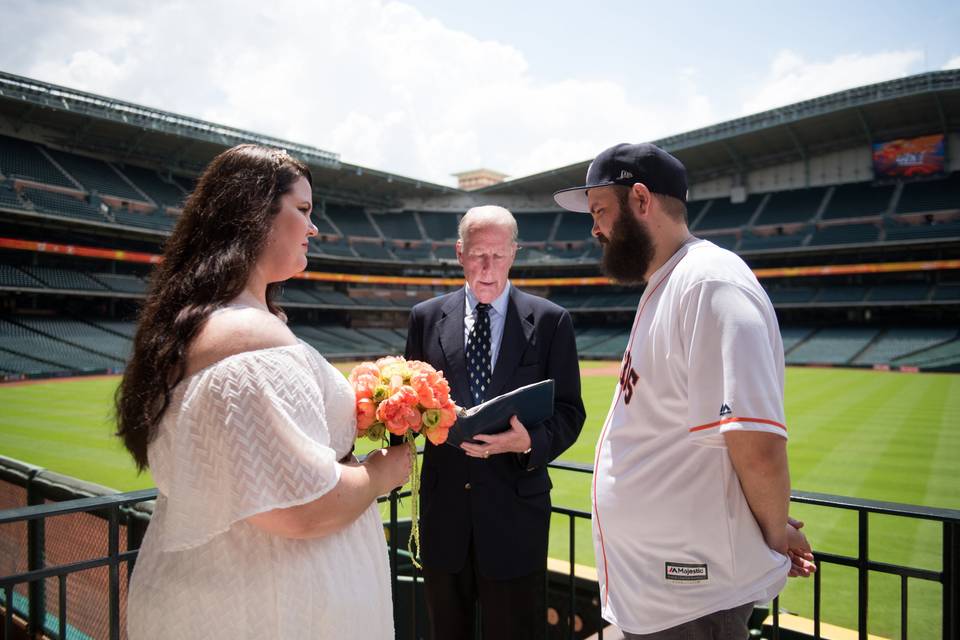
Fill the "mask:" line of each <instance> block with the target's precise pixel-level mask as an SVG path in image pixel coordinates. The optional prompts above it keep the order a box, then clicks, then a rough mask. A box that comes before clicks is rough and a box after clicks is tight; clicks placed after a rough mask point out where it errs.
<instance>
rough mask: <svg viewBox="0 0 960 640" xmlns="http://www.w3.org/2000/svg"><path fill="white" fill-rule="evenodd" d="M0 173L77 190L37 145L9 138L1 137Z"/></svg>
mask: <svg viewBox="0 0 960 640" xmlns="http://www.w3.org/2000/svg"><path fill="white" fill-rule="evenodd" d="M0 173H3V174H4V175H6V176H8V177H14V178H26V179H28V180H33V181H35V182H43V183H45V184H50V185H55V186H58V187H67V188H69V189H76V188H77V185H75V184H74V183H73V182H72V181H71V180H70V179H69V178H67V176H65V175H63V172H62V171H60V169H58V168H57V167H56V166H55V165H54V164H53V163H52V162H50V160H48V159H47V157H46V156H44V155H43V154H42V153H41V152H40V150H39V148H38V147H37V145H35V144H33V143H32V142H28V141H26V140H19V139H17V138H10V137H7V136H0Z"/></svg>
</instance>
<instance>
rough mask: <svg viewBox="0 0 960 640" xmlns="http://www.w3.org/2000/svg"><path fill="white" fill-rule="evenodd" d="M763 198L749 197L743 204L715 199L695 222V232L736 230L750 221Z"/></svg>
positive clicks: (758, 196) (753, 195)
mask: <svg viewBox="0 0 960 640" xmlns="http://www.w3.org/2000/svg"><path fill="white" fill-rule="evenodd" d="M762 199H763V196H762V195H760V194H756V193H755V194H752V195H750V196H749V197H748V198H747V199H746V200H745V201H744V202H732V201H731V200H730V199H729V198H717V199H715V200H714V201H713V204H712V205H711V206H710V208H709V209H708V210H707V212H706V214H705V215H704V216H702V217H701V218H700V220H696V218H692V219H691V220H696V222H695V224H696V227H695V229H696V231H706V230H713V229H737V228H740V227H742V226H744V225H745V224H747V223H748V222H749V221H750V218H751V217H753V214H754V213H755V212H756V210H757V207H758V206H760V201H761V200H762Z"/></svg>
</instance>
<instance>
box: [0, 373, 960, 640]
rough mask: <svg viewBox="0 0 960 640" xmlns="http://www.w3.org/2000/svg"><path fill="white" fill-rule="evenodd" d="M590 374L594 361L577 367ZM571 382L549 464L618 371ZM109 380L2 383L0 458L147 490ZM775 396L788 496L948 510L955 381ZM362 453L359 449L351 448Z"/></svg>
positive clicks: (898, 549)
mask: <svg viewBox="0 0 960 640" xmlns="http://www.w3.org/2000/svg"><path fill="white" fill-rule="evenodd" d="M604 364H607V363H604ZM588 366H595V365H592V364H590V365H585V367H584V368H587V367H588ZM582 380H583V395H584V404H585V406H586V409H587V422H586V425H585V426H584V430H583V434H582V435H581V437H580V439H579V440H578V441H577V443H575V444H574V445H573V447H571V448H570V450H568V451H567V452H566V453H565V454H564V455H563V456H562V458H561V459H562V460H569V461H575V462H581V463H587V464H591V463H592V462H593V453H594V447H595V444H596V439H597V437H598V435H599V433H600V430H601V428H602V425H603V420H604V418H605V417H606V412H607V410H608V408H609V406H610V401H611V397H612V394H613V389H614V385H615V384H616V377H615V376H586V377H584V378H583V379H582ZM116 383H117V380H116V379H106V380H104V379H96V380H94V379H87V380H84V379H81V380H73V381H54V382H50V383H44V384H37V385H26V386H0V405H2V406H3V407H4V411H3V413H2V415H0V453H3V454H4V455H9V456H12V457H15V458H19V459H21V460H25V461H28V462H32V463H33V464H37V465H39V466H44V467H47V468H49V469H52V470H55V471H58V472H61V473H66V474H67V475H74V476H77V477H81V478H84V479H87V480H90V481H93V482H98V483H100V484H104V485H107V486H112V487H116V488H118V489H122V490H131V489H135V488H143V487H148V486H151V485H152V482H151V481H150V476H149V474H144V475H142V476H139V477H138V476H137V475H136V473H135V469H134V466H133V463H132V461H131V460H130V457H129V455H128V454H127V453H126V452H125V451H124V450H123V449H122V446H121V445H120V443H119V441H118V440H117V439H116V438H114V437H113V435H112V433H113V431H114V427H113V425H112V424H111V422H110V411H111V402H112V394H113V391H114V389H115V388H116ZM786 401H787V406H786V414H787V423H788V428H789V429H790V444H789V451H790V458H791V471H792V475H793V486H794V487H796V488H797V489H801V490H807V491H820V492H824V493H833V494H837V495H849V496H856V497H862V498H868V499H875V500H889V501H899V502H907V503H914V504H926V505H931V506H939V507H949V508H960V493H958V492H957V490H956V487H957V472H956V460H957V459H960V428H958V426H957V422H958V421H957V418H956V416H957V415H958V412H960V376H958V375H943V374H917V375H910V374H898V373H883V372H872V371H854V370H840V369H803V368H796V369H793V368H792V369H789V370H788V371H787V398H786ZM372 446H374V445H373V444H372V443H370V444H369V445H366V444H363V443H360V444H359V446H358V450H361V451H363V450H368V449H369V448H370V447H372ZM551 477H552V479H553V482H554V490H553V494H552V495H553V502H554V504H556V505H562V506H567V507H573V508H578V509H582V510H584V511H587V512H589V510H590V484H591V483H590V476H589V475H584V474H576V473H571V472H564V471H558V470H552V471H551ZM792 511H793V512H794V513H796V514H799V515H801V516H802V517H803V518H804V519H805V520H806V521H807V523H808V524H807V530H808V532H809V534H810V537H811V539H812V540H813V541H814V545H815V547H817V548H819V549H822V550H830V551H839V552H841V553H855V550H856V528H855V527H856V518H855V516H854V515H853V514H852V513H845V512H839V511H838V510H836V509H821V508H805V507H804V506H802V505H794V507H793V509H792ZM401 512H402V513H405V512H406V506H404V507H403V508H402V511H401ZM870 525H871V538H872V543H871V553H872V554H876V555H877V557H878V558H879V559H882V560H889V561H895V562H901V561H906V562H907V563H917V564H919V565H921V566H932V567H933V568H937V567H939V560H938V558H939V553H940V535H941V534H940V530H939V528H938V527H937V526H936V525H935V524H929V523H921V524H919V525H917V524H904V523H903V522H902V521H898V520H897V519H893V518H888V517H871V519H870ZM568 529H569V523H568V521H567V519H566V518H564V517H558V516H555V517H554V519H553V527H552V529H551V535H550V554H551V556H553V557H556V558H560V559H563V560H566V559H567V558H568ZM575 551H576V561H577V563H579V564H585V565H593V547H592V541H591V536H590V523H589V522H588V521H580V522H578V523H577V525H576V541H575ZM931 563H932V564H931ZM824 586H825V589H827V591H825V594H828V595H827V597H826V599H825V601H824V612H825V615H826V619H827V620H828V621H830V622H833V623H836V624H841V625H843V626H847V627H853V626H855V622H856V614H855V606H856V574H855V572H852V571H849V570H846V569H843V568H839V567H826V568H825V570H824ZM811 590H812V585H811V584H810V583H809V582H806V583H804V582H801V581H792V582H791V583H790V586H789V587H788V590H787V592H786V593H785V595H784V598H783V599H782V605H783V606H785V607H787V608H788V609H792V610H795V611H798V612H799V613H801V614H806V615H809V614H810V612H811V611H812V604H811V602H812V601H811V597H810V592H811ZM898 590H899V583H898V582H897V581H896V580H885V579H883V577H882V576H879V575H878V574H871V605H872V607H873V608H872V611H871V624H870V631H871V632H873V633H879V634H881V635H884V636H887V637H892V636H896V635H898V634H899V629H898V621H899V608H898V606H897V604H896V603H897V602H898V601H899V596H898V594H899V591H898ZM938 598H939V589H938V588H932V587H928V586H926V585H924V584H922V583H919V582H917V581H911V585H910V618H911V623H910V627H911V628H910V632H911V635H913V636H914V637H936V636H937V633H938V632H937V630H938V629H939V621H938V620H937V616H938V615H939V600H938Z"/></svg>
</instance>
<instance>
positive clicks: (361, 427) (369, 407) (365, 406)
mask: <svg viewBox="0 0 960 640" xmlns="http://www.w3.org/2000/svg"><path fill="white" fill-rule="evenodd" d="M358 395H359V394H358ZM376 421H377V405H376V404H374V402H373V398H372V397H364V398H361V397H358V398H357V431H359V432H361V433H363V432H366V430H367V429H369V428H370V427H372V426H373V423H374V422H376Z"/></svg>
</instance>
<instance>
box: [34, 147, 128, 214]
mask: <svg viewBox="0 0 960 640" xmlns="http://www.w3.org/2000/svg"><path fill="white" fill-rule="evenodd" d="M48 153H49V154H50V157H51V158H53V159H54V160H56V162H57V164H59V165H60V166H61V167H63V169H64V170H65V171H66V172H67V173H69V174H70V175H71V176H72V177H73V178H74V179H75V180H76V181H77V182H79V183H80V184H82V185H83V186H84V187H85V188H86V189H87V190H88V191H91V192H92V191H96V192H97V193H102V194H104V195H111V196H116V197H118V198H122V199H124V200H137V201H140V202H143V201H144V197H143V194H141V193H140V192H139V191H137V190H136V188H134V187H133V186H131V185H130V183H128V182H127V181H126V180H124V179H123V177H121V175H120V174H119V173H118V172H117V171H116V170H115V169H114V168H113V167H112V166H110V165H109V164H107V163H106V162H104V161H103V160H98V159H96V158H85V157H83V156H78V155H75V154H73V153H67V152H66V151H58V150H56V149H49V150H48Z"/></svg>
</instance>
